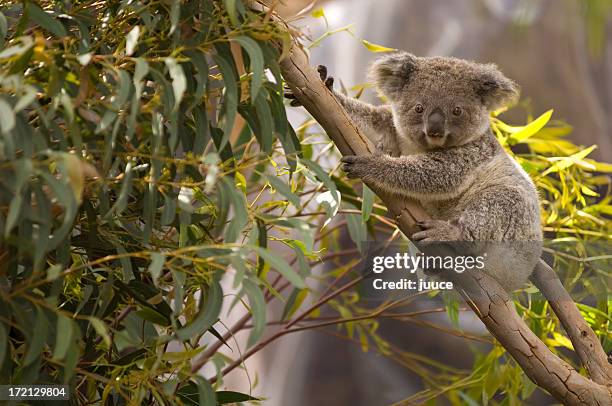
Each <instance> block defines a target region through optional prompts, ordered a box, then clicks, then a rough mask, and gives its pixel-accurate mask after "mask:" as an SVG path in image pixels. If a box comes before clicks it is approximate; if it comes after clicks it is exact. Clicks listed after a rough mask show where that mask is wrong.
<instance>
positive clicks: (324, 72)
mask: <svg viewBox="0 0 612 406" xmlns="http://www.w3.org/2000/svg"><path fill="white" fill-rule="evenodd" d="M317 72H319V76H320V77H321V80H322V81H323V82H325V78H327V66H325V65H318V66H317Z"/></svg>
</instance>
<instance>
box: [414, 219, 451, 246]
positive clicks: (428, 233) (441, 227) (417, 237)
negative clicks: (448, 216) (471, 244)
mask: <svg viewBox="0 0 612 406" xmlns="http://www.w3.org/2000/svg"><path fill="white" fill-rule="evenodd" d="M417 225H418V226H419V227H421V228H422V229H423V231H419V232H417V233H414V234H413V235H412V240H414V241H422V242H434V241H460V240H461V229H460V228H459V225H458V224H456V223H455V222H450V221H446V220H426V221H421V222H419V223H417Z"/></svg>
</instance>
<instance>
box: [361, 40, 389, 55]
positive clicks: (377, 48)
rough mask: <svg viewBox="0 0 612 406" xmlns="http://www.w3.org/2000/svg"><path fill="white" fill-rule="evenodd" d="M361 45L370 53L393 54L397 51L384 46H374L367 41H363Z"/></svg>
mask: <svg viewBox="0 0 612 406" xmlns="http://www.w3.org/2000/svg"><path fill="white" fill-rule="evenodd" d="M361 43H362V44H363V45H364V46H365V47H366V48H368V50H369V51H370V52H392V51H397V49H395V48H387V47H384V46H382V45H378V44H373V43H371V42H370V41H366V40H365V39H362V40H361Z"/></svg>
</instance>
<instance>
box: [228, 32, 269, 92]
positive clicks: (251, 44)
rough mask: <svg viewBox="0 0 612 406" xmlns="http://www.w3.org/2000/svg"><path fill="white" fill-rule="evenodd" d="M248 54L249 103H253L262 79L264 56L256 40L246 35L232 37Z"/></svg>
mask: <svg viewBox="0 0 612 406" xmlns="http://www.w3.org/2000/svg"><path fill="white" fill-rule="evenodd" d="M233 40H234V41H236V42H237V43H239V44H240V45H241V46H242V48H244V49H245V50H246V51H247V53H248V54H249V60H250V61H251V72H252V76H251V103H253V104H254V103H255V100H257V95H258V94H259V90H260V89H261V85H262V83H263V79H264V57H263V53H262V52H261V49H260V48H259V45H258V44H257V42H256V41H255V40H254V39H253V38H250V37H247V36H246V35H241V36H238V37H235V38H233Z"/></svg>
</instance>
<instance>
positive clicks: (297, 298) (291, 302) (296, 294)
mask: <svg viewBox="0 0 612 406" xmlns="http://www.w3.org/2000/svg"><path fill="white" fill-rule="evenodd" d="M307 296H308V289H293V292H291V295H289V298H288V299H287V303H286V304H285V307H284V309H283V315H282V316H281V320H287V319H289V318H290V317H292V316H293V314H294V313H295V312H296V311H297V309H299V308H300V306H301V305H302V303H303V302H304V300H305V299H306V297H307Z"/></svg>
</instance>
